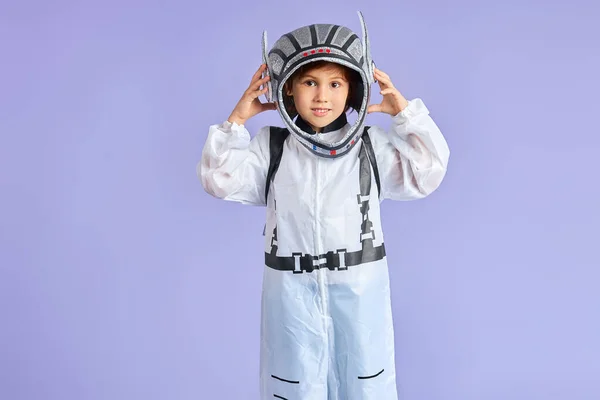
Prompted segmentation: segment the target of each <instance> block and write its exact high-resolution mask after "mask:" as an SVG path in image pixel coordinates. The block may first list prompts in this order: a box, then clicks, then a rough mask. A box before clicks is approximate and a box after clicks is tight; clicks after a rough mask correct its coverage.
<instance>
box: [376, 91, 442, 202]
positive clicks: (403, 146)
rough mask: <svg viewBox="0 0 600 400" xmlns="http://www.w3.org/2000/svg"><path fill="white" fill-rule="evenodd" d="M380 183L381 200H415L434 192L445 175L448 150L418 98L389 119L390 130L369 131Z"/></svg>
mask: <svg viewBox="0 0 600 400" xmlns="http://www.w3.org/2000/svg"><path fill="white" fill-rule="evenodd" d="M369 136H370V137H371V141H372V142H373V149H374V152H375V158H376V160H377V165H378V169H379V176H380V180H381V196H380V200H383V199H391V200H401V201H405V200H416V199H421V198H423V197H426V196H428V195H430V194H431V193H433V192H434V191H435V190H436V189H437V188H438V187H439V186H440V184H441V183H442V180H443V179H444V176H445V175H446V168H447V166H448V159H449V156H450V150H449V148H448V144H447V143H446V140H445V138H444V136H443V135H442V133H441V132H440V129H439V128H438V126H437V125H436V124H435V122H434V121H433V119H432V118H431V117H430V116H429V110H428V109H427V107H426V106H425V104H424V103H423V101H422V100H421V99H414V100H411V101H409V105H408V107H406V108H405V109H404V110H403V111H402V112H400V113H399V114H397V115H395V116H394V117H393V118H392V125H391V128H390V131H389V132H388V133H386V132H385V131H384V130H383V129H381V128H379V127H376V126H373V127H371V128H370V129H369Z"/></svg>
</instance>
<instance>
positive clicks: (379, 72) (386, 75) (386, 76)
mask: <svg viewBox="0 0 600 400" xmlns="http://www.w3.org/2000/svg"><path fill="white" fill-rule="evenodd" d="M375 73H377V74H379V75H381V76H383V77H384V78H386V79H387V80H389V81H391V80H392V79H391V78H390V76H389V75H388V74H386V73H385V72H383V71H382V70H380V69H378V68H375Z"/></svg>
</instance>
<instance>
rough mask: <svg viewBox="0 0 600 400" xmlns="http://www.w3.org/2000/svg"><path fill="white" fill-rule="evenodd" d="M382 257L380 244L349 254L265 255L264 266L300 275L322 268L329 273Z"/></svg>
mask: <svg viewBox="0 0 600 400" xmlns="http://www.w3.org/2000/svg"><path fill="white" fill-rule="evenodd" d="M383 257H385V247H384V245H383V243H382V244H381V246H377V247H367V248H365V249H363V250H358V251H352V252H349V253H348V252H346V250H345V249H340V250H336V251H335V252H333V251H329V252H327V253H326V254H323V255H320V256H313V255H310V254H302V253H292V255H291V256H290V257H279V256H277V255H275V254H270V253H265V264H266V266H267V267H269V268H273V269H276V270H278V271H292V272H294V273H295V274H301V273H303V272H313V271H314V270H315V269H323V268H327V269H328V270H330V271H335V270H340V271H344V270H346V269H348V267H353V266H356V265H360V264H365V263H368V262H373V261H377V260H381V259H382V258H383Z"/></svg>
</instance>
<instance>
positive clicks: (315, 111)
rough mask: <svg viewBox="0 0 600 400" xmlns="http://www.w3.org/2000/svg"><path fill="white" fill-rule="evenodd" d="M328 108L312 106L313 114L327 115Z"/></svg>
mask: <svg viewBox="0 0 600 400" xmlns="http://www.w3.org/2000/svg"><path fill="white" fill-rule="evenodd" d="M329 111H330V110H329V108H313V109H312V112H313V114H314V115H316V116H317V117H323V116H325V115H327V113H328V112H329Z"/></svg>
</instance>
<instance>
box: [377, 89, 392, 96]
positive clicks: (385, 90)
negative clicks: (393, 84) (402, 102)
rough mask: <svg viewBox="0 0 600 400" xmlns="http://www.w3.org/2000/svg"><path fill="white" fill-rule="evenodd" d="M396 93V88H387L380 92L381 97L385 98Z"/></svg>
mask: <svg viewBox="0 0 600 400" xmlns="http://www.w3.org/2000/svg"><path fill="white" fill-rule="evenodd" d="M394 92H396V89H395V88H387V89H383V90H382V91H381V92H379V93H380V94H381V95H383V96H385V95H388V94H392V93H394Z"/></svg>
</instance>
